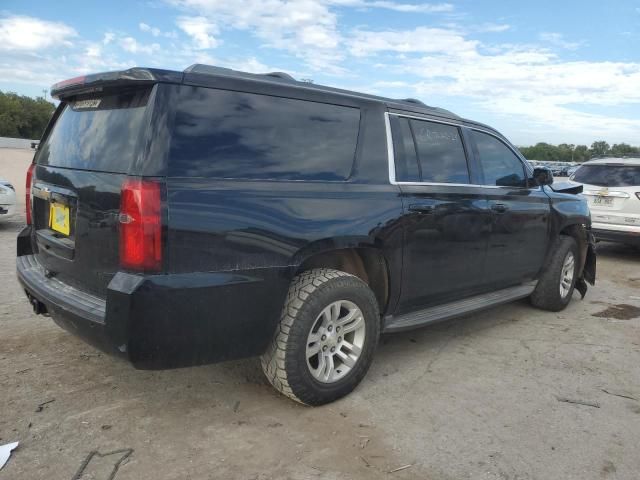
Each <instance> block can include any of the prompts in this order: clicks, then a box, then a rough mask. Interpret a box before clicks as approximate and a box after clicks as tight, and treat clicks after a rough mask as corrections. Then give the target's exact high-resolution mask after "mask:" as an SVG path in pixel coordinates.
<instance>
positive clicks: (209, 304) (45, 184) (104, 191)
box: [17, 65, 595, 405]
mask: <svg viewBox="0 0 640 480" xmlns="http://www.w3.org/2000/svg"><path fill="white" fill-rule="evenodd" d="M52 94H53V95H54V96H56V97H57V98H59V99H60V102H61V103H60V105H59V107H58V109H57V110H56V112H55V115H54V116H53V119H52V120H51V122H50V125H49V126H48V128H47V130H46V132H45V134H44V136H43V138H42V141H41V143H40V148H39V149H38V151H37V153H36V155H35V159H34V163H33V165H32V166H31V167H30V169H29V171H28V174H27V192H29V193H28V194H27V224H28V226H27V227H26V228H25V229H24V230H23V231H22V232H21V233H20V235H19V237H18V245H17V246H18V258H17V272H18V278H19V280H20V282H21V283H22V285H23V286H24V289H25V291H26V294H27V296H28V298H29V300H30V301H31V303H32V305H33V307H34V310H35V312H36V313H44V314H48V315H50V316H51V317H52V318H53V319H54V320H55V321H56V322H57V323H58V324H59V325H61V326H62V327H64V328H66V329H67V330H69V331H70V332H72V333H74V334H77V335H79V336H81V337H82V338H84V339H85V340H87V341H88V342H90V343H92V344H94V345H96V346H97V347H99V348H101V349H103V350H105V351H107V352H110V353H113V354H115V355H117V356H120V357H124V358H126V359H128V360H129V361H130V362H132V363H133V365H134V366H135V367H138V368H171V367H179V366H187V365H195V364H203V363H211V362H217V361H222V360H228V359H234V358H241V357H248V356H257V355H261V356H262V365H263V368H264V371H265V373H266V375H267V377H268V378H269V381H270V382H271V383H272V384H273V385H274V386H275V387H276V388H277V389H278V390H279V391H281V392H282V393H284V394H285V395H287V396H289V397H291V398H292V399H294V400H297V401H299V402H302V403H306V404H310V405H319V404H323V403H326V402H330V401H332V400H335V399H337V398H339V397H341V396H344V395H346V394H347V393H349V392H350V391H351V390H353V388H354V387H355V386H356V385H357V384H358V382H360V380H361V379H362V378H363V376H364V375H365V373H366V371H367V369H368V368H369V365H370V364H371V361H372V358H373V354H374V351H375V348H376V344H377V342H378V337H379V335H380V333H381V332H397V331H401V330H405V329H410V328H415V327H420V326H423V325H426V324H429V323H432V322H436V321H441V320H444V319H449V318H452V317H456V316H459V315H463V314H468V313H470V312H474V311H477V310H480V309H483V308H487V307H490V306H494V305H497V304H501V303H504V302H508V301H512V300H516V299H520V298H524V297H529V298H530V299H531V303H532V304H533V305H535V306H537V307H540V308H544V309H548V310H552V311H557V310H561V309H563V308H564V307H565V306H566V305H567V304H568V303H569V301H570V299H571V296H572V293H573V290H574V288H577V289H578V290H580V292H581V293H582V294H583V295H584V292H585V291H586V288H587V287H586V284H585V280H586V281H588V282H590V283H592V284H593V282H594V280H595V253H594V249H593V240H592V236H591V233H590V218H589V209H588V207H587V204H586V203H585V201H584V200H583V199H581V198H579V197H578V196H576V195H574V194H570V193H562V192H558V191H554V190H552V189H551V188H550V187H549V186H548V185H549V184H550V183H551V182H552V181H553V178H552V176H551V175H550V173H549V171H548V170H545V169H535V170H534V169H531V168H530V167H529V166H528V165H527V163H526V161H525V160H524V159H523V157H522V156H521V155H520V153H519V152H518V150H517V149H516V148H514V147H513V146H512V145H511V144H510V143H509V142H508V141H507V140H506V139H505V138H504V137H503V136H502V135H500V134H499V133H498V132H496V131H495V130H493V129H492V128H490V127H487V126H485V125H481V124H479V123H475V122H472V121H469V120H465V119H462V118H460V117H458V116H456V115H454V114H452V113H450V112H448V111H446V110H442V109H439V108H432V107H428V106H427V105H425V104H423V103H422V102H420V101H417V100H413V99H406V100H394V99H388V98H381V97H376V96H371V95H365V94H360V93H355V92H350V91H344V90H338V89H334V88H329V87H323V86H318V85H314V84H309V83H304V82H298V81H295V80H294V79H293V78H291V77H289V76H288V75H286V74H282V73H272V74H265V75H257V74H248V73H241V72H236V71H232V70H228V69H223V68H216V67H211V66H206V65H194V66H192V67H190V68H188V69H187V70H185V71H184V72H174V71H165V70H155V69H141V68H134V69H130V70H126V71H121V72H110V73H103V74H96V75H89V76H86V77H79V78H75V79H71V80H68V81H65V82H61V83H59V84H56V85H54V87H53V89H52Z"/></svg>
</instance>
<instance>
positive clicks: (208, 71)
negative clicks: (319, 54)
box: [184, 63, 297, 82]
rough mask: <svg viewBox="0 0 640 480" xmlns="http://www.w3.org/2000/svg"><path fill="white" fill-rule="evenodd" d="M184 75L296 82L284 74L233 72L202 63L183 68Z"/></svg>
mask: <svg viewBox="0 0 640 480" xmlns="http://www.w3.org/2000/svg"><path fill="white" fill-rule="evenodd" d="M184 73H200V74H204V75H227V76H248V77H253V76H255V77H271V78H277V79H279V80H285V81H288V82H296V81H297V80H296V79H295V78H293V77H292V76H291V75H289V74H288V73H285V72H269V73H249V72H242V71H240V70H233V69H231V68H226V67H216V66H214V65H205V64H203V63H194V64H193V65H191V66H190V67H187V68H185V70H184Z"/></svg>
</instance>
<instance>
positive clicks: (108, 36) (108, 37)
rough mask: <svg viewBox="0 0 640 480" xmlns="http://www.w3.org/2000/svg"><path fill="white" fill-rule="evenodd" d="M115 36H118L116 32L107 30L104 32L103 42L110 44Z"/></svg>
mask: <svg viewBox="0 0 640 480" xmlns="http://www.w3.org/2000/svg"><path fill="white" fill-rule="evenodd" d="M115 38H116V34H115V33H112V32H107V33H105V34H104V37H102V43H103V44H105V45H109V44H110V43H111V42H113V40H114V39H115Z"/></svg>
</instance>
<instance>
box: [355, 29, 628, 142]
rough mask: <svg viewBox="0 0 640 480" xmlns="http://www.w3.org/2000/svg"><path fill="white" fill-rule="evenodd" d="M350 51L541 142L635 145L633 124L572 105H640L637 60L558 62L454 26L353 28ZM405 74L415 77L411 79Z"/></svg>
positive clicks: (420, 92)
mask: <svg viewBox="0 0 640 480" xmlns="http://www.w3.org/2000/svg"><path fill="white" fill-rule="evenodd" d="M350 48H351V50H352V52H353V53H354V54H355V55H360V56H365V55H378V56H381V57H383V58H384V59H385V61H384V62H382V63H381V64H380V65H379V70H380V71H387V72H389V71H391V72H398V76H399V77H402V78H403V80H402V81H403V82H404V83H406V84H407V88H406V90H413V91H414V92H415V95H417V96H419V97H423V98H433V97H435V96H437V97H439V98H442V97H443V96H444V97H450V98H454V99H462V98H468V99H470V100H471V101H472V102H473V103H474V105H476V106H477V107H479V108H480V109H481V110H484V111H486V112H490V113H491V114H493V115H497V116H504V117H505V118H508V117H509V118H511V122H514V121H517V120H518V119H519V121H521V122H522V121H524V120H525V119H526V122H528V127H527V133H528V134H531V132H532V131H533V130H534V129H537V130H539V131H541V132H542V131H544V132H545V134H546V135H547V136H548V138H552V137H553V136H555V137H556V138H557V137H558V136H561V135H565V136H567V137H569V138H576V136H577V135H580V134H582V135H583V138H584V137H586V136H588V137H589V138H595V137H603V138H608V139H617V140H618V141H623V140H624V141H627V142H629V141H630V139H634V141H636V142H639V141H640V119H625V118H622V117H616V116H615V115H605V114H597V113H585V112H583V111H580V110H579V109H577V107H576V106H577V105H580V106H581V108H583V109H584V108H588V109H590V110H593V111H598V109H599V108H600V109H602V108H604V107H617V106H628V105H633V104H638V105H640V89H638V88H637V85H640V63H623V62H599V61H564V60H562V59H561V57H560V56H558V54H556V53H554V52H552V51H550V50H548V49H545V48H541V47H535V46H514V45H502V46H499V45H498V46H492V47H491V48H486V47H485V46H484V45H483V44H482V43H481V42H478V41H474V40H469V39H468V36H467V35H466V34H464V33H462V32H460V31H458V30H455V29H454V30H443V31H438V30H437V29H424V28H418V29H415V30H410V31H403V32H390V31H386V32H371V31H359V32H357V34H356V35H355V36H354V38H353V39H352V40H351V47H350ZM391 55H393V60H389V59H390V58H391ZM401 56H404V58H401ZM407 75H410V76H411V77H413V78H416V77H417V79H418V80H417V81H413V82H411V81H409V80H407ZM411 77H409V78H411ZM374 86H376V87H385V86H386V88H389V89H393V90H394V91H397V89H398V88H399V87H401V86H402V83H394V81H393V80H390V81H387V82H386V83H381V82H377V83H376V84H374ZM406 90H405V91H406ZM407 93H409V92H407ZM625 139H626V140H625ZM563 141H564V140H563Z"/></svg>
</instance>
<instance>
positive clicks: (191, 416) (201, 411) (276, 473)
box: [0, 150, 640, 480]
mask: <svg viewBox="0 0 640 480" xmlns="http://www.w3.org/2000/svg"><path fill="white" fill-rule="evenodd" d="M31 154H32V153H31V152H29V151H13V150H0V177H3V176H4V177H8V178H9V179H10V180H12V181H14V182H15V184H16V186H17V187H18V189H19V190H20V188H21V185H22V182H23V178H24V172H25V171H26V167H27V163H28V161H29V160H30V157H31ZM18 193H19V198H20V199H22V198H24V197H23V196H22V195H20V193H21V192H20V191H19V192H18ZM23 221H24V219H23V217H19V218H16V219H14V220H12V221H9V222H4V223H2V224H0V444H5V443H9V442H13V441H17V440H19V441H20V446H19V448H18V449H17V450H16V451H15V452H14V453H13V455H12V457H11V458H10V460H9V462H8V464H7V465H6V466H5V468H4V469H2V470H1V471H0V480H4V479H12V480H13V479H29V480H30V479H40V478H43V479H44V478H46V479H49V478H52V479H53V478H55V479H63V480H66V479H77V478H82V479H85V480H86V479H89V478H91V479H96V480H106V479H108V478H115V479H117V480H125V479H143V480H144V479H154V480H155V479H247V480H248V479H260V480H266V479H377V478H385V479H387V478H389V479H391V478H393V479H414V478H415V479H417V478H419V479H434V480H448V479H512V480H515V479H541V480H549V479H580V480H585V479H601V478H612V479H629V480H631V479H637V478H638V475H639V474H638V472H640V455H639V454H638V446H639V445H640V253H639V252H637V251H635V250H633V249H630V248H627V247H625V246H622V245H614V244H600V249H599V259H598V269H599V271H598V284H597V286H596V287H595V288H592V289H591V290H590V291H589V293H588V295H587V297H586V299H585V300H582V301H581V300H580V299H579V296H578V295H577V294H576V296H575V297H574V300H573V302H572V303H571V305H570V306H569V308H568V309H567V310H566V311H564V312H561V313H559V314H554V313H547V312H541V311H538V310H535V309H533V308H531V307H529V306H528V304H527V303H526V302H524V301H523V302H517V303H514V304H511V305H506V306H502V307H499V308H495V309H492V310H489V311H486V312H484V313H482V314H478V315H472V316H469V317H466V318H462V319H459V320H454V321H451V322H448V323H443V324H439V325H434V326H432V327H427V328H424V329H422V330H419V331H415V332H410V333H403V334H397V335H392V336H386V337H384V338H383V339H382V341H381V343H380V347H379V350H378V353H377V355H376V359H375V361H374V364H373V367H372V369H371V371H370V372H369V374H368V376H367V377H366V379H365V380H364V382H363V383H362V384H361V386H360V387H359V388H358V389H357V390H356V391H355V392H354V393H353V394H351V395H350V396H349V397H347V398H346V399H343V400H341V401H338V402H336V403H334V404H332V405H329V406H325V407H320V408H307V407H303V406H300V405H297V404H295V403H293V402H291V401H289V400H287V399H286V398H284V397H281V396H279V395H278V394H277V393H276V392H275V391H274V390H273V389H272V388H271V387H270V386H269V385H268V384H267V382H266V380H265V379H264V378H263V377H262V373H261V371H260V367H259V364H258V362H257V360H255V359H251V360H246V361H241V362H229V363H224V364H218V365H210V366H203V367H197V368H188V369H182V370H172V371H161V372H148V371H136V370H134V369H132V368H131V367H130V366H129V365H127V364H125V363H123V362H121V361H118V360H115V359H113V358H111V357H108V356H105V355H103V354H101V353H99V352H97V351H96V350H94V349H92V348H91V347H89V346H88V345H85V344H84V343H83V342H81V341H80V340H78V339H76V338H75V337H73V336H72V335H70V334H68V333H66V332H65V331H63V330H61V329H60V328H58V327H57V326H55V325H54V324H53V322H52V321H51V320H50V319H48V318H45V317H42V316H36V315H34V314H33V313H32V312H31V309H30V307H29V305H28V304H27V302H26V299H25V298H24V296H23V294H22V292H21V291H20V288H19V286H18V284H17V282H16V280H15V274H14V262H15V260H14V255H15V236H16V234H17V233H18V231H19V230H20V228H21V225H22V223H23ZM92 452H98V453H96V454H92ZM111 452H116V453H111ZM110 453H111V454H110ZM105 454H107V455H105ZM83 466H84V468H83ZM405 466H409V467H407V468H405V469H402V470H399V471H395V472H393V473H390V472H392V471H393V470H396V469H398V468H400V467H405ZM116 468H117V472H116V473H115V476H114V477H110V475H111V473H112V472H113V471H114V469H116Z"/></svg>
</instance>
